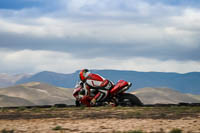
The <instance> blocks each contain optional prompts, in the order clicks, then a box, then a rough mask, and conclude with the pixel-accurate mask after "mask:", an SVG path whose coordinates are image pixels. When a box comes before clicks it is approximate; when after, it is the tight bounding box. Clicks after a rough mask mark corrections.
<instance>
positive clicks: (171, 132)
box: [169, 128, 182, 133]
mask: <svg viewBox="0 0 200 133" xmlns="http://www.w3.org/2000/svg"><path fill="white" fill-rule="evenodd" d="M169 133H182V130H181V129H178V128H175V129H172V130H171V131H170V132H169Z"/></svg>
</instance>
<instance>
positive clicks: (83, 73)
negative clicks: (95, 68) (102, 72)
mask: <svg viewBox="0 0 200 133" xmlns="http://www.w3.org/2000/svg"><path fill="white" fill-rule="evenodd" d="M89 74H90V72H89V70H88V69H82V70H81V71H80V74H79V76H80V80H81V81H82V82H85V80H86V78H87V77H88V75H89Z"/></svg>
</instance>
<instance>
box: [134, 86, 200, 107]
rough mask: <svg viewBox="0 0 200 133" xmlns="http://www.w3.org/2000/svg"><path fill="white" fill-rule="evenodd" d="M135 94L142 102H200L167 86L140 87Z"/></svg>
mask: <svg viewBox="0 0 200 133" xmlns="http://www.w3.org/2000/svg"><path fill="white" fill-rule="evenodd" d="M132 94H135V95H136V96H137V97H139V99H140V100H141V101H142V102H143V103H144V104H159V103H160V104H178V103H181V102H184V103H200V100H198V99H195V98H193V97H192V96H189V95H187V94H182V93H180V92H177V91H174V90H172V89H169V88H141V89H138V90H136V91H134V92H132Z"/></svg>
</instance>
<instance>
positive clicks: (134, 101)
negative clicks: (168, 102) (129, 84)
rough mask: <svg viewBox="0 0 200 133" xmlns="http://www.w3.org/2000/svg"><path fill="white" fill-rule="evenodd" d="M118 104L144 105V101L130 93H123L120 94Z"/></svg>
mask: <svg viewBox="0 0 200 133" xmlns="http://www.w3.org/2000/svg"><path fill="white" fill-rule="evenodd" d="M118 100H119V101H118V105H120V106H142V105H143V103H142V102H141V101H140V99H139V98H138V97H137V96H135V95H133V94H130V93H122V94H120V96H119V99H118Z"/></svg>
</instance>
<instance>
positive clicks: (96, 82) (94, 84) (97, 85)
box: [84, 72, 113, 101]
mask: <svg viewBox="0 0 200 133" xmlns="http://www.w3.org/2000/svg"><path fill="white" fill-rule="evenodd" d="M84 87H85V88H86V89H87V91H88V92H87V93H88V95H89V96H91V95H92V94H91V90H92V89H94V90H96V91H97V92H98V93H97V94H96V95H95V96H94V98H93V100H95V101H102V100H104V99H105V98H106V97H107V96H108V92H109V90H110V89H111V88H112V87H113V83H112V82H111V81H109V80H107V79H105V78H103V77H102V76H100V75H98V74H94V73H90V72H88V73H87V74H86V79H85V82H84Z"/></svg>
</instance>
